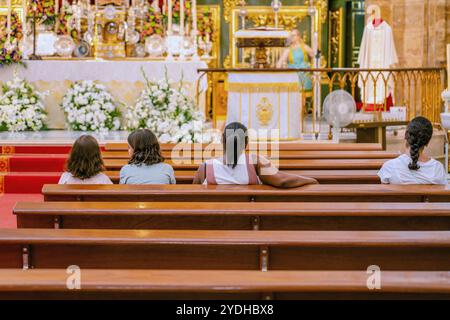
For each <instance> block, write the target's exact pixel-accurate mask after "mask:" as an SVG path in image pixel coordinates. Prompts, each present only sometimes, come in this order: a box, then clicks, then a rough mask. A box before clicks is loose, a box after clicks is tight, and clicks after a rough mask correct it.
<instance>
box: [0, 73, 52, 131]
mask: <svg viewBox="0 0 450 320" xmlns="http://www.w3.org/2000/svg"><path fill="white" fill-rule="evenodd" d="M46 119H47V116H46V112H45V109H44V105H43V103H42V95H41V94H40V93H39V92H37V91H36V90H35V89H34V88H33V86H31V84H29V83H28V82H27V81H26V80H23V79H19V78H18V77H14V80H13V81H9V82H7V83H6V84H4V85H3V88H2V95H1V96H0V131H29V130H32V131H39V130H42V129H45V128H46V124H45V121H46Z"/></svg>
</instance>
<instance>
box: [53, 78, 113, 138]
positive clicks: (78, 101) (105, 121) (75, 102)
mask: <svg viewBox="0 0 450 320" xmlns="http://www.w3.org/2000/svg"><path fill="white" fill-rule="evenodd" d="M61 107H62V109H63V110H64V112H65V113H66V116H67V122H68V124H69V126H70V128H72V129H73V130H81V131H96V132H106V131H109V130H118V129H119V128H120V115H121V114H120V110H119V108H118V106H117V104H116V103H115V102H114V99H113V97H112V95H111V94H110V93H109V92H108V91H107V90H106V88H105V87H104V86H103V85H100V84H97V83H95V82H94V81H89V80H83V81H78V82H75V83H74V84H72V86H71V87H70V89H69V90H68V91H67V93H66V94H65V95H64V97H63V100H62V104H61Z"/></svg>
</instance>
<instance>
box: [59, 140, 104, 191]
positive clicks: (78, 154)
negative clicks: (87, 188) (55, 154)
mask: <svg viewBox="0 0 450 320" xmlns="http://www.w3.org/2000/svg"><path fill="white" fill-rule="evenodd" d="M103 170H104V165H103V159H102V154H101V152H100V147H99V145H98V142H97V140H95V138H94V137H92V136H89V135H83V136H81V137H79V138H78V139H77V140H76V141H75V143H74V144H73V147H72V150H71V152H70V155H69V159H68V161H67V172H64V173H63V175H62V176H61V179H59V184H112V182H111V180H110V179H109V178H108V177H107V176H106V175H105V174H103V173H102V171H103Z"/></svg>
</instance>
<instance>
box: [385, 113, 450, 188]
mask: <svg viewBox="0 0 450 320" xmlns="http://www.w3.org/2000/svg"><path fill="white" fill-rule="evenodd" d="M432 136H433V125H432V124H431V122H430V121H429V120H428V119H427V118H424V117H417V118H414V119H413V120H411V122H410V123H409V125H408V128H407V129H406V134H405V140H406V151H407V152H406V153H405V154H402V155H401V156H399V157H398V158H396V159H393V160H389V161H387V162H386V163H385V164H384V165H383V167H382V168H381V170H380V171H379V172H378V176H379V177H380V179H381V182H382V183H390V184H447V174H446V173H445V170H444V166H443V165H442V164H441V163H440V162H439V161H436V160H435V159H432V158H430V157H428V156H427V155H426V154H425V153H424V149H425V147H426V146H428V144H429V143H430V141H431V138H432Z"/></svg>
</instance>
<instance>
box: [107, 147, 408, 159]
mask: <svg viewBox="0 0 450 320" xmlns="http://www.w3.org/2000/svg"><path fill="white" fill-rule="evenodd" d="M161 154H162V156H163V157H164V158H166V159H209V158H211V157H220V156H222V155H223V150H220V151H217V152H213V153H209V152H203V151H200V152H199V151H196V152H193V151H192V150H191V149H189V150H187V151H186V152H184V151H183V150H181V151H177V152H172V151H162V152H161ZM257 154H260V155H264V156H266V157H268V158H278V159H392V158H396V157H398V156H399V155H400V153H398V152H387V151H291V150H288V151H280V152H267V153H264V152H258V153H257ZM102 156H103V159H128V158H129V157H130V156H129V153H128V151H103V152H102Z"/></svg>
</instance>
